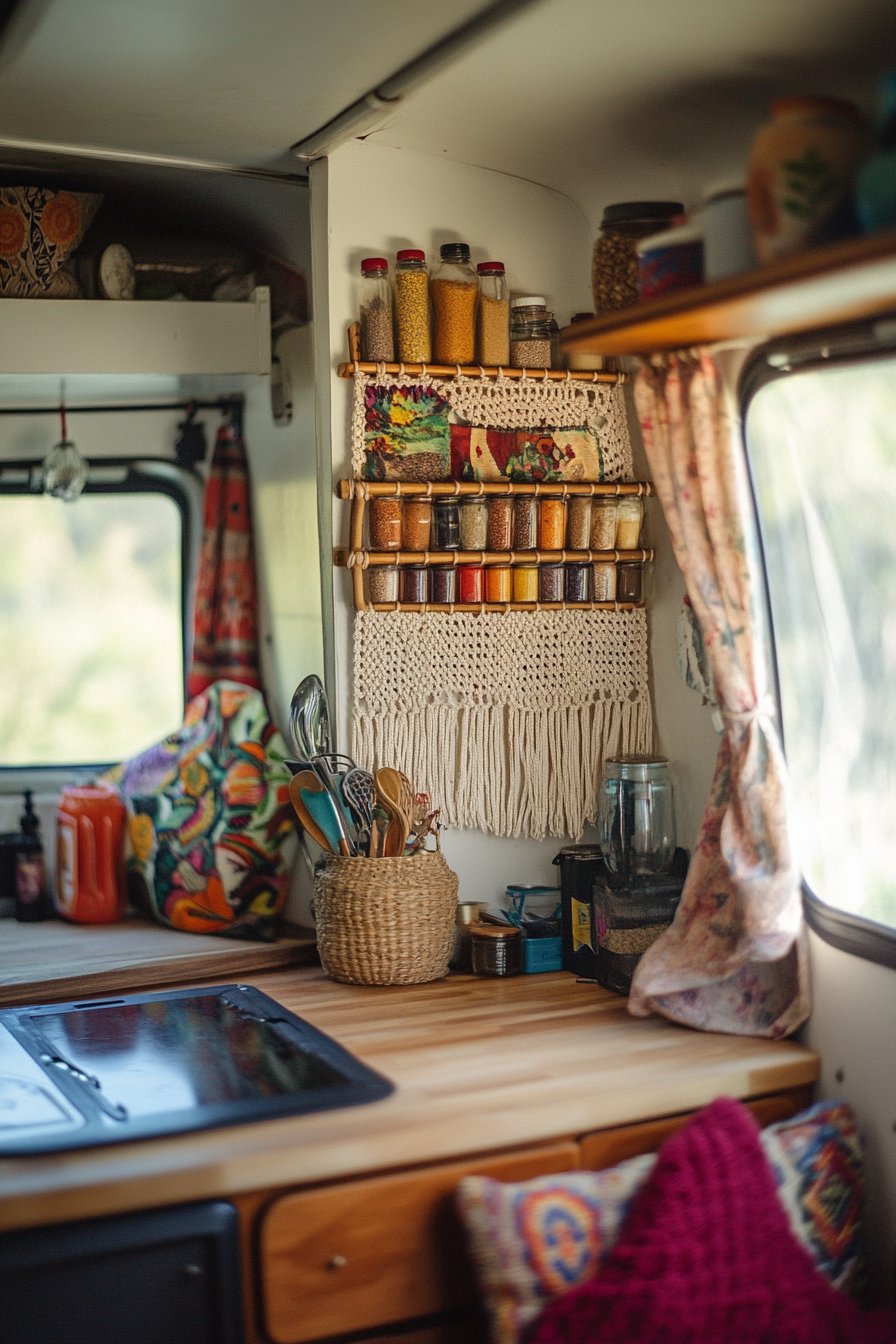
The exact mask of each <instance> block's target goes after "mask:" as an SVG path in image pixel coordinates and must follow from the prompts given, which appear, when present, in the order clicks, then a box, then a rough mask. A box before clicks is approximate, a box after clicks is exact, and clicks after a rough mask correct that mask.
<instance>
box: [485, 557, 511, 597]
mask: <svg viewBox="0 0 896 1344" xmlns="http://www.w3.org/2000/svg"><path fill="white" fill-rule="evenodd" d="M512 593H513V577H512V571H511V568H510V566H509V565H490V566H489V567H488V569H487V570H486V571H485V600H486V602H509V601H510V600H511V594H512Z"/></svg>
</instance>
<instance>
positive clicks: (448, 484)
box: [336, 480, 654, 502]
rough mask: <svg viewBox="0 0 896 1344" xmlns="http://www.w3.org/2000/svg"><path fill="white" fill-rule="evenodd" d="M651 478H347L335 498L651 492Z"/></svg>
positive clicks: (337, 484)
mask: <svg viewBox="0 0 896 1344" xmlns="http://www.w3.org/2000/svg"><path fill="white" fill-rule="evenodd" d="M653 493H654V491H653V486H652V485H651V483H650V481H620V482H618V483H612V482H611V483H610V484H604V483H600V484H599V483H598V482H596V481H595V482H590V481H553V482H552V481H348V480H342V481H337V482H336V498H337V499H351V500H353V501H357V500H358V499H361V500H363V501H364V502H366V501H367V500H368V499H376V498H379V497H380V496H382V495H562V496H563V498H564V499H566V498H567V497H568V496H569V495H652V494H653Z"/></svg>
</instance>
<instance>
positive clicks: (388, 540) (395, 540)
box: [370, 495, 401, 551]
mask: <svg viewBox="0 0 896 1344" xmlns="http://www.w3.org/2000/svg"><path fill="white" fill-rule="evenodd" d="M370 549H371V550H372V551H400V550H401V500H400V499H399V498H398V496H397V495H386V496H384V497H382V498H380V499H372V500H371V501H370Z"/></svg>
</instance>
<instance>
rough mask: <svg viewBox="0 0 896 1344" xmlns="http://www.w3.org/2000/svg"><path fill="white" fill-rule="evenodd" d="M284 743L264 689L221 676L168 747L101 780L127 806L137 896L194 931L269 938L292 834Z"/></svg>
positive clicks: (165, 920)
mask: <svg viewBox="0 0 896 1344" xmlns="http://www.w3.org/2000/svg"><path fill="white" fill-rule="evenodd" d="M286 754H287V753H286V743H285V742H284V741H283V738H282V737H281V736H280V733H279V732H278V731H277V729H276V728H275V727H274V725H273V723H272V722H271V720H270V717H269V715H268V712H267V708H266V706H265V703H264V697H263V696H262V694H261V692H260V691H253V690H250V689H249V688H248V687H246V686H240V685H237V684H236V683H235V682H227V681H218V682H215V684H214V685H213V686H210V687H209V689H208V690H207V691H205V692H204V693H203V694H202V695H199V696H197V697H196V698H195V699H193V700H191V701H190V703H189V704H188V705H187V708H186V711H185V715H184V723H183V726H182V727H181V728H179V729H178V730H177V732H175V733H172V734H171V736H170V737H166V738H165V740H164V741H163V742H159V743H157V745H156V746H154V747H150V748H149V750H148V751H144V752H142V753H141V754H140V755H139V756H135V757H134V758H133V759H132V760H130V761H126V762H125V763H124V764H123V765H119V766H116V767H115V769H114V770H112V771H110V772H109V775H108V776H107V778H109V779H110V780H111V782H113V783H115V784H117V785H118V787H119V788H120V789H121V791H122V794H123V795H124V797H125V801H126V804H127V809H128V831H127V842H126V850H125V863H126V868H127V875H128V890H129V893H130V895H131V898H132V900H134V901H135V903H136V904H137V905H138V906H139V907H140V908H141V909H142V910H144V911H145V913H147V914H149V915H150V916H152V917H153V918H155V919H157V920H158V921H159V923H161V924H167V925H169V926H170V927H171V928H174V929H182V930H184V931H186V932H189V933H219V934H223V935H224V936H225V937H230V938H248V939H254V940H256V941H272V940H273V939H274V938H275V937H276V931H277V930H276V925H277V918H278V916H279V914H280V911H281V910H282V908H283V904H284V902H285V900H286V890H287V885H288V881H289V871H288V868H287V865H286V862H285V858H284V855H283V852H282V848H283V843H284V841H285V840H286V839H287V838H288V837H289V836H291V835H292V834H293V833H294V830H293V824H292V815H293V814H292V806H291V804H290V801H289V769H288V767H287V766H286V765H284V763H283V762H284V760H285V757H286Z"/></svg>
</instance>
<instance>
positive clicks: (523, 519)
mask: <svg viewBox="0 0 896 1344" xmlns="http://www.w3.org/2000/svg"><path fill="white" fill-rule="evenodd" d="M537 541H538V501H537V500H536V498H535V496H534V495H517V496H516V498H515V499H514V501H513V548H512V549H513V550H515V551H534V550H535V546H536V543H537Z"/></svg>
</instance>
